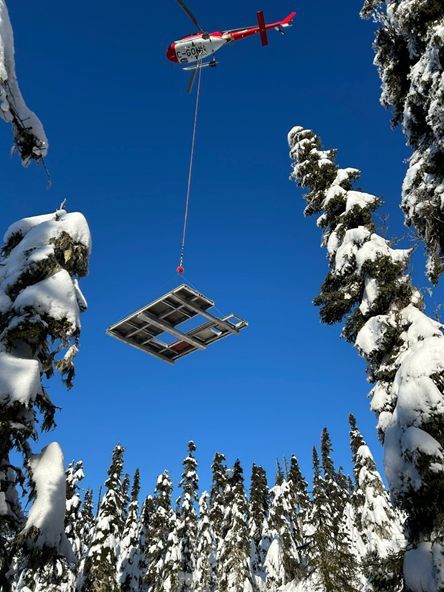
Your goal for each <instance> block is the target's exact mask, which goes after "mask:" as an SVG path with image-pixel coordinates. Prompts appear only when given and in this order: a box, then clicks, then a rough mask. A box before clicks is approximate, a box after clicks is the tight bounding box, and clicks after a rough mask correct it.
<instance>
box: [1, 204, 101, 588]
mask: <svg viewBox="0 0 444 592" xmlns="http://www.w3.org/2000/svg"><path fill="white" fill-rule="evenodd" d="M89 252H90V233H89V229H88V225H87V223H86V220H85V218H84V217H83V216H82V215H81V214H78V213H73V214H67V213H66V212H65V211H64V210H60V211H58V212H55V213H54V214H48V215H44V216H35V217H31V218H25V219H23V220H20V221H18V222H16V223H15V224H12V225H11V226H10V227H9V229H8V230H7V231H6V233H5V236H4V244H3V248H2V256H1V260H0V417H1V426H2V429H1V436H0V522H1V523H2V526H1V529H0V530H1V531H5V530H9V534H8V539H9V540H10V539H11V536H13V534H14V531H17V529H18V528H19V527H20V526H21V525H22V515H21V510H20V506H19V503H18V497H17V492H16V490H15V486H16V483H17V482H19V481H20V480H21V479H22V473H21V469H20V468H15V467H13V466H12V465H11V464H10V461H9V458H10V453H11V452H12V450H15V451H17V452H18V453H19V454H20V455H22V456H23V457H24V462H25V465H27V466H29V467H30V466H31V464H30V463H31V459H32V463H33V464H34V465H36V464H41V463H40V461H39V460H38V459H39V458H40V457H39V456H38V455H32V452H31V448H30V446H29V443H28V440H29V439H30V438H33V439H36V438H37V429H36V415H37V414H39V413H40V414H41V415H42V421H41V426H42V429H43V430H49V429H51V428H52V427H54V425H55V423H54V415H55V412H56V407H55V405H54V403H53V402H52V401H51V399H50V397H49V395H48V393H47V392H46V390H45V388H44V387H43V385H42V378H43V376H44V375H46V377H50V376H51V375H52V374H53V372H54V370H58V371H60V372H61V374H62V375H63V377H64V380H65V382H66V384H67V385H68V386H71V384H72V379H73V376H74V364H73V360H74V357H75V355H76V353H77V351H78V340H79V335H80V313H81V312H82V311H83V310H85V308H86V303H85V300H84V298H83V296H82V294H81V292H80V289H79V286H78V282H77V277H80V276H83V275H85V274H86V272H87V268H88V257H89ZM56 451H58V453H57V454H56ZM42 454H43V453H42ZM61 458H63V455H62V452H61V451H60V449H59V448H57V447H56V446H54V447H48V448H47V449H46V452H45V454H43V456H42V458H41V462H42V463H43V464H42V466H43V465H44V466H45V468H46V469H48V462H49V460H51V459H52V460H54V463H55V465H54V480H53V485H54V486H55V485H56V484H57V485H59V486H60V488H61V489H60V495H59V494H56V495H57V497H60V498H61V497H64V496H65V483H64V480H63V484H62V481H61V480H60V479H59V478H58V476H59V475H58V471H59V468H60V463H59V461H60V459H61ZM34 472H36V471H34ZM31 487H32V488H33V491H34V492H35V494H36V496H37V497H36V501H35V503H38V496H39V495H40V493H41V492H43V491H44V489H43V488H41V487H38V486H36V484H35V483H34V482H33V481H32V479H31ZM43 495H45V494H43ZM43 509H47V510H48V511H50V508H49V507H48V506H44V505H40V510H43ZM48 524H49V522H48V521H45V520H43V519H42V521H41V522H40V523H39V528H40V529H41V532H40V535H39V536H38V537H37V539H38V540H39V541H40V543H41V542H42V541H43V539H44V537H45V534H44V532H43V529H45V528H47V527H48ZM32 526H36V525H35V524H31V523H28V524H27V525H26V526H25V530H26V532H28V533H29V532H30V531H31V527H32ZM33 532H34V531H33ZM62 533H63V528H62V530H61V531H60V532H59V533H58V535H59V536H58V538H57V537H54V536H53V533H49V534H48V541H47V543H46V544H45V546H46V547H47V548H49V547H50V546H51V545H52V544H55V541H56V539H57V540H58V541H59V542H58V543H57V544H56V547H54V554H55V556H58V555H59V554H60V552H61V548H60V545H59V543H60V541H61V540H62ZM21 540H22V541H23V540H24V537H23V536H22V537H21ZM40 543H39V545H40ZM31 546H32V545H31V543H30V539H29V537H27V544H26V548H25V549H23V552H24V553H25V554H29V553H32V550H31ZM5 549H6V545H5V547H3V549H2V551H4V550H5ZM0 555H1V553H0ZM15 555H17V553H15ZM7 563H8V560H7V559H6V560H3V561H2V565H1V566H0V571H1V572H2V574H3V575H2V576H1V577H2V578H3V577H4V573H5V571H7V570H8V569H9V566H8V565H7Z"/></svg>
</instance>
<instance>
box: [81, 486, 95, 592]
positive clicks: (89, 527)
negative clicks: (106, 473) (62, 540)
mask: <svg viewBox="0 0 444 592" xmlns="http://www.w3.org/2000/svg"><path fill="white" fill-rule="evenodd" d="M95 521H96V519H95V515H94V494H93V491H92V489H87V490H86V492H85V495H84V497H83V501H82V503H81V506H80V525H79V527H78V531H79V539H80V541H81V551H80V563H79V565H78V568H77V573H78V579H77V589H79V590H81V589H82V586H83V579H84V573H85V563H86V560H87V558H88V551H89V549H90V547H91V543H92V540H93V535H94V527H95Z"/></svg>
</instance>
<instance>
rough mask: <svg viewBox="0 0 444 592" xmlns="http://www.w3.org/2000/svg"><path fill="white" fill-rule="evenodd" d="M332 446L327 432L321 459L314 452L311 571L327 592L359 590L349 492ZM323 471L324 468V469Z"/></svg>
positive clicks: (322, 442)
mask: <svg viewBox="0 0 444 592" xmlns="http://www.w3.org/2000/svg"><path fill="white" fill-rule="evenodd" d="M331 453H332V446H331V441H330V435H329V433H328V431H327V430H326V429H324V430H323V432H322V438H321V459H322V464H321V465H320V463H319V457H318V453H317V450H316V449H315V448H314V449H313V473H314V482H313V508H312V516H311V521H310V522H311V525H312V532H311V535H310V537H309V549H310V552H309V569H310V571H312V570H314V571H315V573H316V574H317V576H318V579H319V582H320V584H321V589H322V590H325V592H336V590H342V591H343V592H355V591H357V590H358V586H359V584H358V565H357V561H356V558H355V555H354V553H353V548H352V539H351V532H350V531H347V530H346V528H345V525H346V523H347V520H346V518H347V516H346V515H345V509H346V505H347V499H346V492H345V491H344V489H343V488H342V487H341V482H340V481H338V473H337V472H336V470H335V467H334V464H333V459H332V457H331ZM321 467H322V468H321Z"/></svg>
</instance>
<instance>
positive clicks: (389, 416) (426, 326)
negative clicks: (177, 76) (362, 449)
mask: <svg viewBox="0 0 444 592" xmlns="http://www.w3.org/2000/svg"><path fill="white" fill-rule="evenodd" d="M289 143H290V147H291V153H290V154H291V157H292V158H293V159H294V161H295V162H294V165H293V174H292V177H293V179H294V180H295V181H296V182H297V183H298V184H299V185H300V186H301V187H306V188H308V192H307V194H306V196H305V199H306V200H307V206H306V209H305V213H306V214H307V215H310V214H314V213H319V214H320V216H319V218H318V225H319V226H320V227H321V228H322V229H323V245H324V246H325V247H326V248H327V252H328V259H329V266H330V271H329V273H328V275H327V278H326V280H325V282H324V284H323V286H322V288H321V293H320V294H319V296H317V297H316V299H315V303H316V304H317V305H318V306H320V307H321V310H320V314H321V319H322V320H323V321H324V322H326V323H334V322H338V321H341V320H344V321H345V324H344V330H343V335H344V336H345V338H346V339H348V340H349V341H350V342H352V343H354V344H355V346H356V348H357V349H358V351H359V353H360V354H361V355H362V356H363V357H364V358H365V360H366V362H367V374H368V378H369V380H370V381H371V382H374V383H375V387H374V388H373V390H372V392H371V397H372V403H371V407H372V409H373V411H375V412H376V413H377V415H378V430H379V435H380V438H381V440H382V442H383V444H384V454H385V469H386V474H387V478H388V481H389V485H390V488H391V491H392V493H393V495H394V497H395V499H396V502H397V503H398V504H399V506H400V507H401V508H402V510H403V511H404V512H405V513H406V515H407V520H406V532H407V538H408V543H409V545H410V549H409V550H408V552H407V553H406V556H405V557H406V561H405V565H404V572H405V573H406V574H409V573H411V571H412V570H414V566H415V565H417V563H418V562H421V564H422V565H429V576H427V577H428V578H429V579H432V580H435V582H436V585H437V586H438V587H439V586H442V585H444V574H443V572H442V570H441V565H442V559H441V558H442V556H443V549H444V546H443V545H444V538H443V536H444V526H443V525H444V513H443V507H442V501H441V500H442V499H444V478H443V473H444V450H443V437H442V434H443V431H444V427H443V426H444V406H443V404H442V386H443V384H444V366H443V364H442V360H443V359H444V340H443V332H442V326H441V325H440V324H439V323H438V322H436V321H434V320H433V319H431V318H429V317H427V316H426V315H425V314H424V313H423V311H422V298H421V295H420V293H419V292H418V290H416V289H415V288H414V287H413V286H412V284H411V280H410V277H409V275H408V273H407V271H406V266H407V264H408V260H409V256H410V251H409V250H402V249H394V248H393V247H392V246H391V245H390V243H389V241H387V240H385V239H383V238H382V237H381V236H379V235H378V234H377V233H376V232H375V223H374V221H373V212H374V210H375V209H376V208H377V206H378V204H379V200H378V198H376V197H375V196H373V195H370V194H367V193H363V192H362V191H356V190H354V189H353V181H354V180H356V179H358V178H359V175H360V172H359V171H358V170H357V169H351V168H347V169H340V168H339V167H338V166H337V164H336V162H335V151H333V150H322V149H321V142H320V139H319V138H318V137H317V136H316V135H315V134H314V133H313V132H312V131H310V130H305V129H303V128H301V127H296V128H293V130H291V132H290V134H289ZM420 586H422V583H421V584H420ZM412 589H415V590H416V589H418V590H419V589H420V588H419V587H417V586H416V584H415V583H414V582H413V583H412Z"/></svg>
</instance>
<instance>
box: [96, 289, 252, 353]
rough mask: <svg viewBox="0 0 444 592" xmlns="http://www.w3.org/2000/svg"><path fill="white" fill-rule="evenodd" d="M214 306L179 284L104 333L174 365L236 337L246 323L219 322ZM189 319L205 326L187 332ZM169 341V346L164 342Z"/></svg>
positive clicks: (230, 319)
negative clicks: (195, 352)
mask: <svg viewBox="0 0 444 592" xmlns="http://www.w3.org/2000/svg"><path fill="white" fill-rule="evenodd" d="M214 306H215V303H214V302H213V301H212V300H210V299H209V298H207V297H206V296H204V295H203V294H200V293H199V292H197V291H196V290H194V289H193V288H190V286H187V285H185V284H182V285H181V286H179V287H178V288H175V289H174V290H171V292H168V294H165V295H164V296H162V297H161V298H158V299H157V300H155V301H154V302H151V304H148V305H147V306H144V307H143V308H141V309H140V310H138V311H136V312H134V313H133V314H132V315H130V316H128V317H125V318H124V319H122V320H121V321H119V322H118V323H115V324H114V325H111V327H109V328H108V329H107V331H106V332H107V334H108V335H111V337H115V338H116V339H118V340H119V341H123V342H124V343H127V344H128V345H131V346H132V347H135V348H137V349H140V350H141V351H143V352H145V353H147V354H150V355H152V356H154V357H156V358H158V359H159V360H163V361H164V362H168V363H169V364H174V362H175V361H176V360H178V359H179V358H183V357H184V356H187V355H188V354H191V353H192V352H194V351H196V350H198V349H200V350H204V349H206V348H207V346H208V345H210V344H212V343H215V342H216V341H220V340H221V339H223V338H224V337H227V335H237V334H238V333H239V332H240V331H241V330H242V329H245V327H248V323H247V322H246V321H244V320H243V319H241V318H239V317H237V316H236V315H233V314H230V315H228V316H226V317H223V318H219V317H217V316H215V315H214V314H212V313H211V312H209V311H210V310H211V309H212V308H213V307H214ZM190 319H195V320H197V321H199V320H204V322H203V323H202V324H200V325H198V326H195V327H194V328H191V329H189V330H186V329H185V328H182V329H181V328H179V325H181V324H182V323H186V322H187V321H189V320H190ZM162 339H166V340H167V341H171V342H170V343H168V342H166V341H163V340H162Z"/></svg>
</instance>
